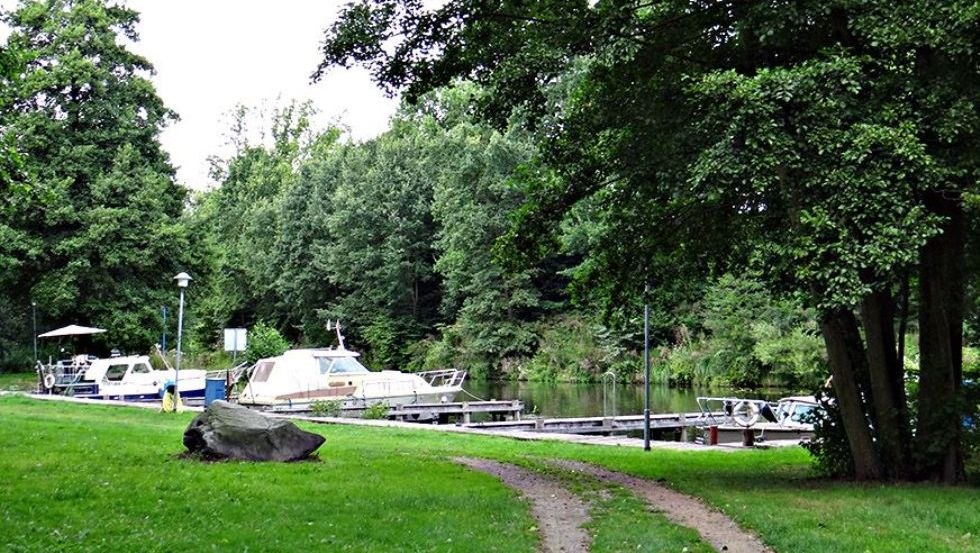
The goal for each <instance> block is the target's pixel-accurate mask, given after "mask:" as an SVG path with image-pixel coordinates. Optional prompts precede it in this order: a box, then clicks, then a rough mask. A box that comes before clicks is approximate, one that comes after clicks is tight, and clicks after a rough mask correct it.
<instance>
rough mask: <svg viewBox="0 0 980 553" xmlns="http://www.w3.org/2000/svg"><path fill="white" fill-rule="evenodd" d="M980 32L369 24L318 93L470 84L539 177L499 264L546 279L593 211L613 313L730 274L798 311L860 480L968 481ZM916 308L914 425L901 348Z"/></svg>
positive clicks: (350, 17)
mask: <svg viewBox="0 0 980 553" xmlns="http://www.w3.org/2000/svg"><path fill="white" fill-rule="evenodd" d="M978 24H980V13H978V12H977V10H976V9H975V6H974V5H973V3H971V2H956V1H953V2H945V3H941V4H939V5H937V4H935V3H932V2H905V3H901V4H900V5H895V4H894V3H892V2H877V1H867V2H848V1H839V2H817V1H812V2H810V1H805V2H775V3H773V2H765V3H762V2H740V1H731V2H728V1H724V2H675V1H669V0H668V1H656V2H645V1H635V2H612V1H605V2H604V1H600V2H597V3H595V4H594V5H590V3H586V2H584V1H581V2H534V3H526V2H514V1H509V0H503V1H496V2H478V1H475V0H456V1H450V2H447V3H446V4H444V5H443V6H441V7H439V8H436V9H428V8H426V7H425V6H424V5H423V4H422V3H421V2H414V1H405V2H399V1H393V0H362V1H359V2H354V3H352V4H350V5H348V7H347V8H345V10H344V11H343V12H342V14H341V17H340V18H339V19H338V20H337V22H336V23H335V24H334V25H333V26H332V27H331V28H330V29H329V30H328V31H327V34H326V39H325V41H324V46H323V54H324V61H323V65H322V66H321V70H322V68H324V67H328V66H331V65H344V66H348V65H352V64H361V65H364V66H367V67H368V68H369V69H370V70H371V71H372V74H373V75H374V77H375V79H376V80H377V81H378V82H379V83H381V84H383V85H384V86H387V87H389V89H391V90H401V91H404V92H405V93H406V95H407V97H408V98H410V99H412V98H417V97H419V96H420V95H421V94H422V93H424V92H425V91H427V90H430V89H432V88H434V87H437V86H442V85H445V84H446V83H448V82H451V80H452V79H456V78H460V77H464V78H469V79H473V80H474V81H476V82H478V83H480V84H481V85H483V86H484V87H485V88H486V90H487V94H486V96H484V97H483V98H482V100H481V101H480V102H479V103H478V106H479V108H480V110H481V113H483V114H484V115H485V116H486V117H487V119H488V120H489V121H492V122H494V123H496V124H498V125H499V124H502V123H503V122H505V121H508V120H510V119H511V118H513V117H517V118H519V119H520V120H521V121H523V122H524V124H525V125H526V127H527V128H528V129H530V130H531V131H533V132H534V133H535V136H536V139H537V144H538V146H539V148H540V151H541V155H542V159H543V160H544V162H545V166H546V167H548V170H547V171H543V172H538V173H533V172H532V173H528V174H525V181H526V184H527V201H526V202H525V204H524V206H523V207H522V208H521V209H520V210H518V211H517V215H516V219H515V222H514V224H513V226H512V227H511V230H510V233H509V235H508V237H507V240H506V242H505V244H506V246H505V247H503V248H502V249H503V250H515V251H518V252H521V255H518V256H517V257H518V258H519V259H520V261H523V262H525V263H526V262H527V261H528V260H533V259H535V258H537V257H540V255H541V253H542V252H546V251H549V250H551V249H553V247H554V242H555V241H554V237H556V235H557V233H558V232H559V229H560V228H561V225H560V223H561V222H562V221H563V220H564V219H565V218H566V217H567V216H569V214H574V213H575V212H576V210H577V209H581V206H583V205H590V206H591V207H592V208H593V210H595V211H596V212H598V213H599V214H600V215H601V214H603V213H605V214H606V215H605V217H604V218H603V223H604V224H603V225H602V226H601V227H600V228H599V234H600V235H599V236H598V237H597V238H596V239H594V242H593V243H594V244H595V245H596V246H597V247H596V248H595V249H592V250H590V251H589V252H588V261H587V263H586V264H585V265H584V266H583V267H581V268H580V273H579V276H580V277H582V278H586V279H592V278H596V277H597V275H603V277H604V278H606V279H610V280H611V281H612V282H614V283H615V284H614V285H613V286H612V287H611V289H610V291H609V293H610V294H617V293H620V292H622V291H624V290H625V291H628V290H631V289H632V290H633V291H634V292H633V293H634V294H635V293H637V291H638V290H641V289H642V287H643V286H644V285H645V284H646V283H648V282H649V281H651V280H655V281H668V280H669V279H670V278H671V277H672V273H676V272H677V271H693V272H695V273H700V274H711V273H717V271H719V270H733V269H734V270H752V271H754V272H755V273H756V274H759V275H760V276H762V277H763V278H764V279H765V280H766V281H767V282H768V283H769V285H770V286H771V287H772V289H773V290H782V291H787V292H793V293H799V294H803V295H804V296H805V297H806V298H808V301H809V303H810V304H811V305H813V306H814V307H817V308H819V309H820V311H821V313H822V321H823V322H822V324H821V329H822V333H823V336H824V339H825V341H826V344H827V348H828V352H829V355H830V360H831V370H832V373H833V375H834V380H833V382H834V395H835V396H836V400H835V403H834V407H835V409H839V411H840V413H841V416H842V418H841V423H842V425H843V427H844V430H845V432H844V434H845V435H846V439H847V443H848V444H849V448H848V450H849V451H850V453H851V455H852V460H853V463H852V464H851V466H850V469H851V470H852V471H853V472H854V474H855V475H856V476H857V477H859V478H909V477H913V476H922V477H929V478H937V479H943V480H946V481H956V480H958V479H959V478H961V477H962V450H961V446H960V439H959V436H960V426H959V417H958V415H957V413H959V412H961V411H960V409H961V407H959V406H958V405H959V403H958V401H957V400H956V398H958V397H960V382H961V379H962V376H961V374H962V366H961V364H962V359H961V358H960V353H959V352H960V351H961V345H962V321H963V312H964V286H965V285H964V283H965V273H964V271H965V262H964V245H965V231H964V228H965V227H964V225H965V224H966V223H965V221H966V216H967V213H968V212H967V211H965V210H964V206H963V198H964V196H965V195H967V194H973V193H976V191H977V188H976V187H977V185H976V176H977V157H976V155H975V153H974V152H975V151H976V149H977V122H978V113H977V105H976V103H977V94H976V91H977V90H978V87H977V84H978V83H977V79H978V76H977V73H976V72H975V71H964V70H963V68H967V67H976V65H977V58H976V56H977V52H978V46H980V44H978V40H980V32H978V31H980V28H978ZM549 238H550V240H549ZM910 286H911V287H913V288H910ZM910 289H914V291H915V292H916V293H917V296H918V297H917V300H918V306H919V330H920V336H921V339H920V344H919V349H920V354H921V362H920V366H919V374H918V379H919V386H918V389H919V392H918V397H917V407H918V412H917V416H916V417H915V418H913V417H912V415H911V414H910V408H909V403H908V399H907V398H906V397H905V389H904V379H903V371H902V369H901V365H900V361H899V359H900V358H901V352H899V351H898V349H897V344H898V343H901V342H902V339H900V338H897V337H896V333H897V328H899V327H901V326H902V325H901V324H900V323H897V321H905V320H907V318H908V317H909V312H908V310H907V308H904V309H903V308H901V306H902V305H907V302H902V301H899V300H900V299H901V298H899V296H900V295H902V292H901V291H902V290H910ZM904 296H905V297H907V296H908V292H906V293H904ZM859 327H860V330H859ZM913 425H914V428H913ZM913 434H914V435H915V440H916V444H917V448H916V449H917V450H918V451H920V452H928V453H926V454H923V455H920V456H917V457H916V458H912V455H911V449H910V447H909V443H910V436H912V435H913Z"/></svg>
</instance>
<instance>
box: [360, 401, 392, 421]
mask: <svg viewBox="0 0 980 553" xmlns="http://www.w3.org/2000/svg"><path fill="white" fill-rule="evenodd" d="M389 409H390V407H388V404H387V403H384V402H378V403H372V404H371V405H368V406H367V407H366V408H365V409H364V414H363V415H362V417H363V418H365V419H373V420H380V419H386V418H388V411H389Z"/></svg>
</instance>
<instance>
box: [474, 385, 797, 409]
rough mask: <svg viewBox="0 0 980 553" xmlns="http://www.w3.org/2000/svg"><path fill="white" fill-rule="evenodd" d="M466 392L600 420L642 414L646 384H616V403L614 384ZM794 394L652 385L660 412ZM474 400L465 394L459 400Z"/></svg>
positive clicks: (489, 388) (482, 387) (652, 404)
mask: <svg viewBox="0 0 980 553" xmlns="http://www.w3.org/2000/svg"><path fill="white" fill-rule="evenodd" d="M463 389H464V390H466V391H467V392H469V393H470V394H472V395H473V396H476V397H477V398H479V399H519V400H521V401H523V402H524V412H525V413H533V414H539V415H544V416H549V417H599V416H612V415H642V414H643V385H642V384H622V383H617V384H616V390H615V402H613V388H612V386H611V385H607V386H605V388H604V387H603V385H602V384H596V383H593V384H579V383H568V382H480V381H467V382H466V384H465V385H464V386H463ZM787 395H790V394H789V393H788V392H786V391H784V390H782V391H781V390H763V391H754V392H745V391H744V390H740V391H735V390H731V389H727V388H710V389H696V388H695V389H676V388H669V387H667V386H664V385H661V384H657V385H651V386H650V410H651V412H652V413H653V414H657V413H679V412H691V411H697V410H698V406H697V402H696V400H695V399H696V398H697V397H698V396H713V397H718V396H729V397H730V396H735V397H742V398H760V399H766V400H770V401H771V400H776V399H779V398H780V397H784V396H787ZM467 399H473V398H472V397H470V396H467V395H466V394H465V393H463V394H460V395H459V396H457V397H456V401H466V400H467Z"/></svg>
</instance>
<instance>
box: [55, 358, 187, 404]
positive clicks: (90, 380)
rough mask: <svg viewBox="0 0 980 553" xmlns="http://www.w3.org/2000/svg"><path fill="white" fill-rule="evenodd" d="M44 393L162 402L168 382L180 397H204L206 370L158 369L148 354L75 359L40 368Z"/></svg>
mask: <svg viewBox="0 0 980 553" xmlns="http://www.w3.org/2000/svg"><path fill="white" fill-rule="evenodd" d="M38 379H39V383H40V388H41V390H40V391H41V392H42V393H58V394H65V395H72V396H75V397H83V398H107V399H121V400H127V401H139V400H159V399H160V398H161V397H162V395H163V388H164V386H165V385H166V384H168V383H174V382H176V383H177V387H178V391H179V392H180V395H181V397H204V387H205V371H203V370H197V369H184V370H181V371H180V380H179V381H178V380H177V373H176V371H173V370H162V371H161V370H155V369H153V367H152V366H151V365H150V358H149V357H148V356H146V355H128V356H117V357H109V358H105V359H97V358H92V357H87V356H76V357H74V358H72V359H70V360H68V361H67V362H62V363H55V364H52V365H39V366H38Z"/></svg>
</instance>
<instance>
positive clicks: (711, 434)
mask: <svg viewBox="0 0 980 553" xmlns="http://www.w3.org/2000/svg"><path fill="white" fill-rule="evenodd" d="M708 445H718V427H717V426H709V427H708Z"/></svg>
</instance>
